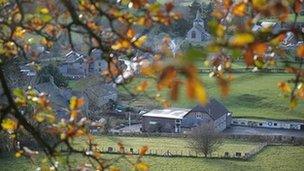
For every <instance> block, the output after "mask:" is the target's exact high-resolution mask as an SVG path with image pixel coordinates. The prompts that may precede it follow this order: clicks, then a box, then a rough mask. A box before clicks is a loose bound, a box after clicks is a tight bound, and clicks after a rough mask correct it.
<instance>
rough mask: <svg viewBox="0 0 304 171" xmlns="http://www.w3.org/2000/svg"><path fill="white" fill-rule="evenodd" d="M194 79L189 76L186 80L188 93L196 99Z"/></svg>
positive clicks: (191, 97)
mask: <svg viewBox="0 0 304 171" xmlns="http://www.w3.org/2000/svg"><path fill="white" fill-rule="evenodd" d="M192 82H193V81H192V79H190V78H188V79H187V80H186V91H187V95H188V97H189V98H190V99H194V98H195V92H194V85H193V83H192Z"/></svg>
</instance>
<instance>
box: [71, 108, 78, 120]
mask: <svg viewBox="0 0 304 171" xmlns="http://www.w3.org/2000/svg"><path fill="white" fill-rule="evenodd" d="M77 116H78V111H77V110H71V111H70V120H71V121H74V120H75V119H76V118H77Z"/></svg>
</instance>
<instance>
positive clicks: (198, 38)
mask: <svg viewBox="0 0 304 171" xmlns="http://www.w3.org/2000/svg"><path fill="white" fill-rule="evenodd" d="M210 38H211V36H210V34H209V33H208V32H207V31H206V30H205V26H204V20H203V19H202V18H201V14H200V12H199V11H197V13H196V17H195V19H194V21H193V27H192V28H191V29H190V30H189V31H188V33H187V37H186V40H187V41H189V43H194V44H197V43H202V42H206V41H209V40H210Z"/></svg>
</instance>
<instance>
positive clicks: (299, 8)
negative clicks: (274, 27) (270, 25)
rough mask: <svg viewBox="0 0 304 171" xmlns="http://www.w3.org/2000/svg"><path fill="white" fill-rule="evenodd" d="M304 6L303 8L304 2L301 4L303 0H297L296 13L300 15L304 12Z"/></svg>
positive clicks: (295, 3) (295, 4)
mask: <svg viewBox="0 0 304 171" xmlns="http://www.w3.org/2000/svg"><path fill="white" fill-rule="evenodd" d="M302 6H303V1H302V2H301V0H295V2H294V11H295V12H296V13H300V12H301V10H302Z"/></svg>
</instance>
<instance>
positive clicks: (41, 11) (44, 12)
mask: <svg viewBox="0 0 304 171" xmlns="http://www.w3.org/2000/svg"><path fill="white" fill-rule="evenodd" d="M39 12H40V13H41V14H48V13H49V12H50V11H49V9H47V8H41V9H40V10H39Z"/></svg>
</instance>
